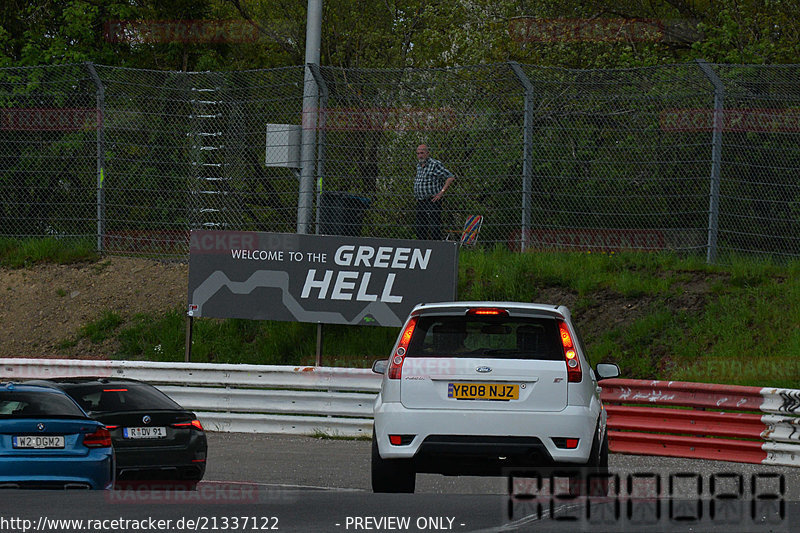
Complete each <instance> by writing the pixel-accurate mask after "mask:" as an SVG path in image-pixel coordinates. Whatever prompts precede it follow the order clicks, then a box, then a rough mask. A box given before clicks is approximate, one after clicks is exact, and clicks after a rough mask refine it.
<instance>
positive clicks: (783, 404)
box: [601, 379, 800, 466]
mask: <svg viewBox="0 0 800 533" xmlns="http://www.w3.org/2000/svg"><path fill="white" fill-rule="evenodd" d="M602 385H603V392H602V394H601V397H602V399H603V403H604V404H605V406H606V409H607V411H608V427H609V447H610V449H611V451H613V452H619V453H633V454H645V455H664V456H671V457H689V458H695V459H713V460H723V461H736V462H742V463H762V464H773V465H786V466H800V416H798V414H800V413H798V411H800V390H793V389H775V388H761V387H743V386H735V385H713V384H707V383H688V382H680V381H642V380H630V379H607V380H604V381H603V382H602Z"/></svg>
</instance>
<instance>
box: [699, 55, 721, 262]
mask: <svg viewBox="0 0 800 533" xmlns="http://www.w3.org/2000/svg"><path fill="white" fill-rule="evenodd" d="M697 64H698V66H699V67H700V70H702V71H703V74H705V76H706V78H708V81H710V82H711V84H712V85H713V86H714V122H713V127H712V137H711V142H712V149H711V193H710V199H709V205H708V253H707V254H706V263H708V264H712V263H714V262H715V261H716V260H717V235H718V233H719V180H720V173H721V168H722V128H723V126H724V124H725V122H724V117H723V111H724V108H725V85H724V84H723V83H722V80H721V79H719V76H717V73H716V72H714V69H713V68H711V65H709V64H708V63H706V62H705V61H704V60H702V59H698V60H697Z"/></svg>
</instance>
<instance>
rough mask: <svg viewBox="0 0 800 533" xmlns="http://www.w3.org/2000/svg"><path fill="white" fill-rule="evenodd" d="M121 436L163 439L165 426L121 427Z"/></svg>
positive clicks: (165, 430)
mask: <svg viewBox="0 0 800 533" xmlns="http://www.w3.org/2000/svg"><path fill="white" fill-rule="evenodd" d="M122 436H123V437H125V438H126V439H163V438H166V436H167V428H165V427H154V428H123V430H122Z"/></svg>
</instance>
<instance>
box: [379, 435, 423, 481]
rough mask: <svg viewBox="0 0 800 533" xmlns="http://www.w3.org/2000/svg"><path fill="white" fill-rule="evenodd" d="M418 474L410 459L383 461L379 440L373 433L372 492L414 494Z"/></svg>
mask: <svg viewBox="0 0 800 533" xmlns="http://www.w3.org/2000/svg"><path fill="white" fill-rule="evenodd" d="M416 480H417V473H416V472H415V471H414V466H413V465H412V464H411V461H410V460H408V459H383V458H381V455H380V453H379V452H378V439H377V437H376V436H375V432H374V431H373V433H372V491H373V492H414V486H415V484H416Z"/></svg>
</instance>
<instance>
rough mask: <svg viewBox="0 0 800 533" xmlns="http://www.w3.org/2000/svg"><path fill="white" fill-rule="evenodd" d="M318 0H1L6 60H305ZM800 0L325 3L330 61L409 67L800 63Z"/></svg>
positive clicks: (325, 47) (169, 65) (326, 60)
mask: <svg viewBox="0 0 800 533" xmlns="http://www.w3.org/2000/svg"><path fill="white" fill-rule="evenodd" d="M306 9H307V2H306V1H305V0H288V1H286V0H281V1H275V0H236V1H231V0H192V1H189V0H179V1H174V2H169V3H164V2H155V3H152V2H126V1H124V0H109V1H106V2H101V3H97V2H91V1H89V0H70V1H67V2H63V3H61V2H55V1H53V0H33V1H32V2H23V1H21V0H9V1H7V2H5V4H4V5H3V7H0V66H10V65H36V64H56V63H69V62H82V61H94V62H97V63H101V64H108V65H117V66H128V67H142V68H155V69H166V70H190V71H204V70H220V69H222V70H226V69H238V70H243V69H247V68H266V67H278V66H287V65H301V64H303V62H304V43H305V25H306ZM120 20H121V21H134V20H138V21H178V20H185V21H188V20H210V21H214V20H222V21H227V20H234V21H240V22H243V23H252V24H254V25H255V26H256V28H257V29H258V33H257V35H258V38H257V39H256V40H255V41H251V40H247V39H245V40H244V42H240V41H237V40H236V39H232V40H228V41H225V40H223V41H222V42H171V43H162V42H157V43H156V42H141V41H138V42H137V41H136V40H131V41H129V42H125V41H119V40H115V39H110V38H109V37H108V32H107V26H106V25H107V24H109V23H111V22H114V21H120ZM798 21H800V8H799V7H798V4H797V3H796V2H789V1H783V0H781V1H775V2H753V1H746V2H742V1H740V0H721V1H719V2H714V3H708V2H698V1H693V2H655V3H642V2H628V1H623V2H621V3H616V4H615V5H614V6H613V8H611V7H610V6H609V4H608V3H607V2H604V1H601V0H590V1H588V2H585V1H578V0H547V1H543V2H514V1H511V0H474V1H471V2H466V3H465V2H452V3H448V2H444V3H431V2H422V1H420V0H391V1H387V2H369V1H364V0H341V1H338V2H324V3H323V19H322V36H321V37H322V39H321V50H320V52H321V64H323V65H330V66H342V67H365V68H385V67H394V68H404V67H409V66H413V67H441V66H457V65H469V64H483V63H492V62H497V61H508V60H514V61H520V62H527V63H532V64H538V65H546V66H562V67H572V68H609V67H633V66H649V65H655V64H665V63H676V62H684V61H687V60H692V59H694V58H698V57H703V58H706V59H707V60H709V61H718V62H727V63H794V62H797V58H798V55H799V54H800V44H798V42H800V39H798V34H799V33H800V31H799V30H800V22H798Z"/></svg>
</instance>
